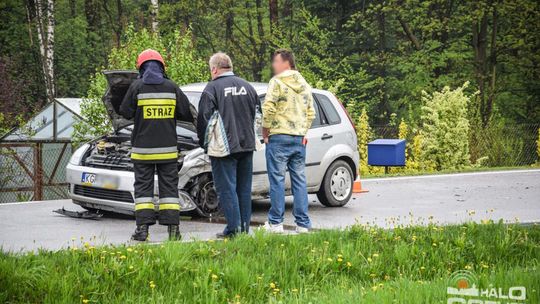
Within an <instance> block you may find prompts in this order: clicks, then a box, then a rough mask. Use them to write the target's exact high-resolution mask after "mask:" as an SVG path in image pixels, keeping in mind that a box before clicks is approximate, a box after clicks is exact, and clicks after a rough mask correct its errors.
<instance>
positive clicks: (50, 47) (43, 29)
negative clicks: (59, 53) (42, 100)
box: [35, 0, 56, 102]
mask: <svg viewBox="0 0 540 304" xmlns="http://www.w3.org/2000/svg"><path fill="white" fill-rule="evenodd" d="M43 1H44V0H36V1H35V5H36V8H35V9H36V27H37V34H38V35H37V36H38V42H39V53H40V57H41V68H42V71H43V79H44V80H45V93H46V95H47V101H48V102H53V100H54V97H55V94H56V92H55V86H54V0H46V1H47V2H46V5H47V6H46V7H45V8H44V7H43Z"/></svg>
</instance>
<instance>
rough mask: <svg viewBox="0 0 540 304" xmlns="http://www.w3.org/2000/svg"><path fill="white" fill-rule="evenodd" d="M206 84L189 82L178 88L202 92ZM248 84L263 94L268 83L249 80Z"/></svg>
mask: <svg viewBox="0 0 540 304" xmlns="http://www.w3.org/2000/svg"><path fill="white" fill-rule="evenodd" d="M207 84H208V82H197V83H190V84H186V85H183V86H180V89H182V91H186V92H202V91H204V88H205V87H206V85H207ZM249 84H251V85H252V86H253V88H254V89H255V91H257V94H259V95H260V94H265V93H266V89H267V88H268V83H264V82H250V83H249Z"/></svg>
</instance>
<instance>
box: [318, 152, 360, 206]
mask: <svg viewBox="0 0 540 304" xmlns="http://www.w3.org/2000/svg"><path fill="white" fill-rule="evenodd" d="M353 183H354V174H353V170H352V169H351V166H350V165H349V164H348V163H347V162H346V161H343V160H336V161H335V162H333V163H332V164H331V165H330V167H328V170H326V173H325V175H324V178H323V181H322V185H321V188H320V189H319V192H317V198H318V199H319V201H320V202H321V204H323V205H324V206H326V207H342V206H345V205H346V204H347V203H348V202H349V200H350V199H351V196H352V190H353Z"/></svg>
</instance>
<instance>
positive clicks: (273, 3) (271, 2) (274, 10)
mask: <svg viewBox="0 0 540 304" xmlns="http://www.w3.org/2000/svg"><path fill="white" fill-rule="evenodd" d="M268 8H269V11H270V33H272V31H273V28H274V27H276V26H277V25H278V0H268Z"/></svg>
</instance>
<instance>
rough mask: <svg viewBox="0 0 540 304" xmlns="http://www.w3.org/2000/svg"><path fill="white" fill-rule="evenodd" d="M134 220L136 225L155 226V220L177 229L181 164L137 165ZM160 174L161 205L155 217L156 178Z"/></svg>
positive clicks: (135, 168)
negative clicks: (174, 226) (179, 165)
mask: <svg viewBox="0 0 540 304" xmlns="http://www.w3.org/2000/svg"><path fill="white" fill-rule="evenodd" d="M133 170H134V171H135V183H134V187H135V219H136V222H137V225H153V224H155V223H156V218H157V219H158V220H159V224H161V225H178V224H179V222H180V203H179V199H178V164H177V163H176V162H167V163H157V164H156V163H143V162H134V163H133ZM156 173H157V176H158V186H159V191H158V192H159V205H158V212H157V214H156V211H155V206H154V203H153V198H154V175H155V174H156Z"/></svg>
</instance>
